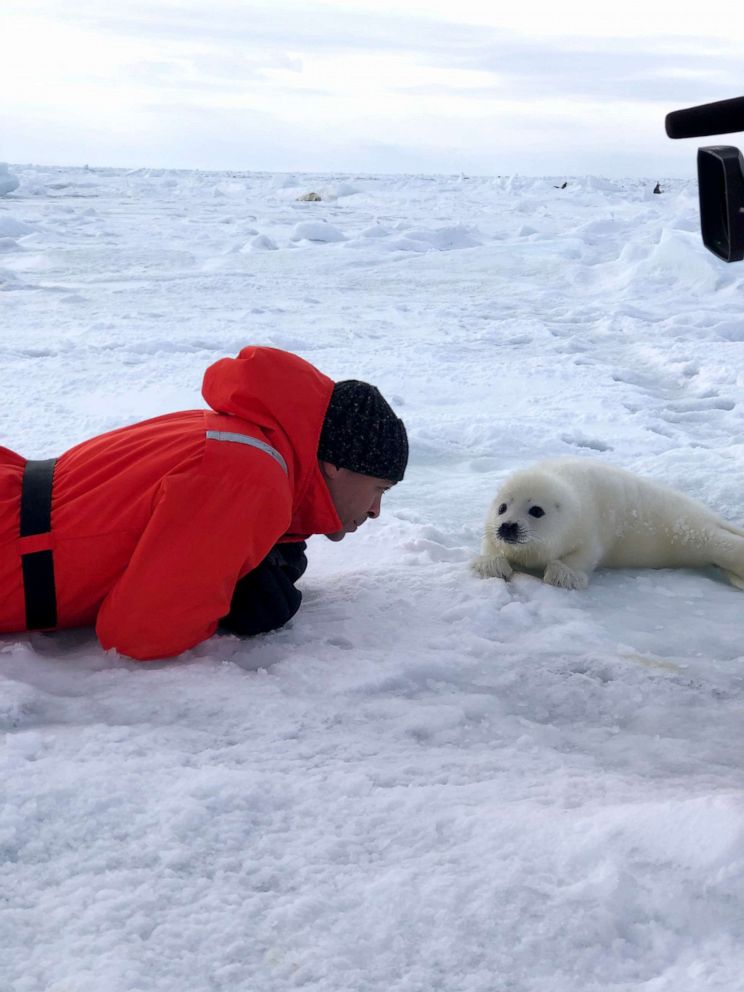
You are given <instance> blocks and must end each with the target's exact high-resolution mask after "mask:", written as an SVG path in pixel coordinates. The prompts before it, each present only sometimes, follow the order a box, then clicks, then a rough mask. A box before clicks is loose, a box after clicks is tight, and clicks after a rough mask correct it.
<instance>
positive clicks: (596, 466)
mask: <svg viewBox="0 0 744 992" xmlns="http://www.w3.org/2000/svg"><path fill="white" fill-rule="evenodd" d="M471 565H472V568H473V569H474V571H475V572H477V573H478V575H481V576H482V577H484V578H486V577H491V576H495V577H498V578H501V579H508V578H509V577H510V576H511V575H512V572H513V571H514V570H524V569H530V570H543V569H544V574H543V579H544V581H545V582H549V583H550V584H551V585H554V586H562V587H563V588H565V589H585V588H586V586H587V585H588V583H589V576H590V575H591V573H592V572H593V571H594V569H595V568H701V567H705V566H708V565H717V566H718V567H719V568H720V569H722V570H723V571H724V572H725V573H726V575H727V576H728V578H729V579H730V581H731V582H732V583H733V585H735V586H737V587H738V588H739V589H742V590H744V530H742V529H741V528H739V527H736V526H734V524H730V523H728V522H727V521H725V520H723V519H722V518H721V517H719V516H717V515H716V514H715V513H713V512H712V511H711V510H709V509H708V508H707V507H706V506H703V504H702V503H698V502H697V501H696V500H694V499H691V498H690V497H689V496H685V495H684V494H683V493H679V492H677V491H676V490H674V489H670V488H669V487H667V486H663V485H660V484H659V483H657V482H652V481H651V480H649V479H644V478H641V477H640V476H637V475H634V474H633V473H632V472H627V471H625V470H624V469H621V468H615V467H613V466H611V465H606V464H604V463H603V462H599V461H594V460H591V459H586V460H585V459H581V458H555V459H549V460H547V461H543V462H538V463H537V464H536V465H534V466H532V467H530V468H527V469H524V470H523V471H520V472H516V473H515V474H514V475H512V476H510V477H509V478H508V479H507V480H506V481H505V482H504V484H503V485H502V486H501V487H500V489H499V491H498V494H497V495H496V498H495V499H494V501H493V503H492V504H491V506H490V509H489V511H488V515H487V517H486V525H485V530H484V535H483V543H482V547H481V554H480V555H479V556H478V557H477V558H476V559H474V561H473V562H472V563H471Z"/></svg>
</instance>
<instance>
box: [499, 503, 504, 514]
mask: <svg viewBox="0 0 744 992" xmlns="http://www.w3.org/2000/svg"><path fill="white" fill-rule="evenodd" d="M502 513H506V503H502V504H501V506H500V507H499V516H501V514H502Z"/></svg>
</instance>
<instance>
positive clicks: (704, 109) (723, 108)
mask: <svg viewBox="0 0 744 992" xmlns="http://www.w3.org/2000/svg"><path fill="white" fill-rule="evenodd" d="M664 124H665V126H666V133H667V135H668V137H670V138H702V137H703V136H704V135H707V134H729V133H730V132H731V131H743V130H744V96H735V97H734V98H733V100H719V101H718V102H717V103H701V104H700V106H698V107H687V108H686V109H685V110H675V111H673V112H672V113H671V114H667V115H666V119H665V121H664Z"/></svg>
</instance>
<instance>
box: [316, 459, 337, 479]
mask: <svg viewBox="0 0 744 992" xmlns="http://www.w3.org/2000/svg"><path fill="white" fill-rule="evenodd" d="M318 465H319V466H320V471H321V474H322V476H323V478H324V479H335V478H336V476H337V475H338V473H339V472H340V471H341V470H340V468H339V467H338V465H333V464H332V463H331V462H324V461H322V459H320V458H319V459H318Z"/></svg>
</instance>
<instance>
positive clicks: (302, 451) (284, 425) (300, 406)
mask: <svg viewBox="0 0 744 992" xmlns="http://www.w3.org/2000/svg"><path fill="white" fill-rule="evenodd" d="M333 386H334V383H333V380H332V379H329V378H328V376H326V375H324V374H323V373H322V372H320V371H319V370H318V369H316V368H315V366H314V365H311V364H310V362H307V361H305V359H303V358H300V357H299V356H298V355H293V354H291V353H289V352H286V351H281V350H279V349H278V348H263V347H256V346H251V347H248V348H243V349H242V351H240V352H239V354H238V356H237V358H221V359H220V360H219V361H217V362H215V363H214V365H210V366H209V368H208V369H207V371H206V372H205V373H204V381H203V383H202V396H203V397H204V399H205V400H206V401H207V403H208V404H209V405H210V406H211V407H212V409H213V410H216V411H217V412H218V413H226V414H231V415H232V416H236V417H240V418H241V419H243V420H247V421H248V422H249V423H251V424H255V425H256V426H257V427H259V428H260V429H261V431H262V432H263V433H264V434H265V435H266V438H267V440H268V441H269V443H270V444H271V445H273V446H274V447H276V448H277V449H278V450H279V451H280V452H281V453H282V454H283V455H284V457H285V459H286V460H287V463H288V465H289V466H290V471H291V478H292V483H293V490H294V513H293V517H292V523H291V525H290V528H289V531H288V533H287V535H286V537H287V538H288V539H295V538H298V537H306V536H308V535H310V534H312V533H332V532H333V531H334V530H340V528H341V522H340V520H339V519H338V515H337V514H336V511H335V508H334V506H333V502H332V500H331V498H330V494H329V492H328V487H327V486H326V484H325V481H324V480H323V476H322V475H321V473H320V469H319V467H318V441H319V439H320V432H321V429H322V427H323V419H324V417H325V414H326V410H327V409H328V404H329V403H330V400H331V394H332V392H333ZM319 519H322V520H323V522H324V526H323V529H321V530H318V524H319Z"/></svg>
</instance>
